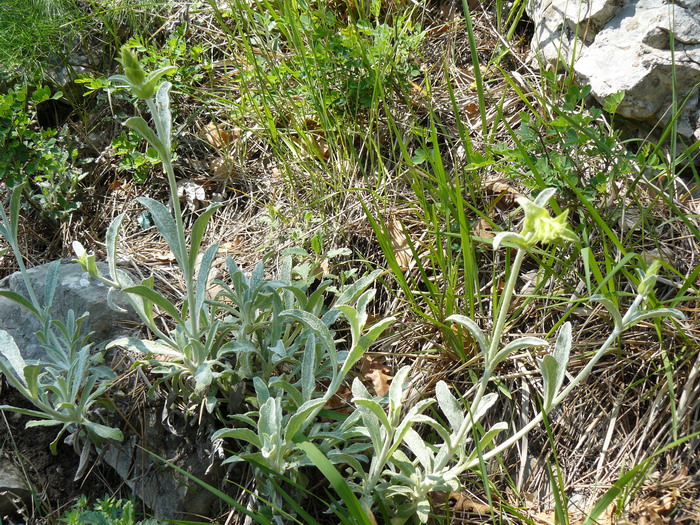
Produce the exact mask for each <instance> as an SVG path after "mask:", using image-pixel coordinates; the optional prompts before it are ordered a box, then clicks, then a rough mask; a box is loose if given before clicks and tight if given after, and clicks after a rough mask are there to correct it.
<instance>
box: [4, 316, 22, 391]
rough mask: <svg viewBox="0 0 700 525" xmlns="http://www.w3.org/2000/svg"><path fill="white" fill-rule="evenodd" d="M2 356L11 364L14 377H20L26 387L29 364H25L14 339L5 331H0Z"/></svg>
mask: <svg viewBox="0 0 700 525" xmlns="http://www.w3.org/2000/svg"><path fill="white" fill-rule="evenodd" d="M0 354H2V355H3V357H4V358H5V359H6V360H7V362H8V363H10V366H11V367H12V370H13V371H14V375H16V376H17V377H19V378H20V379H21V380H22V383H23V384H24V386H25V387H26V386H27V380H26V378H25V377H24V367H25V366H27V363H25V362H24V358H23V357H22V354H21V353H20V351H19V347H18V346H17V343H15V340H14V338H13V337H12V336H11V335H10V334H9V333H7V332H6V331H5V330H0Z"/></svg>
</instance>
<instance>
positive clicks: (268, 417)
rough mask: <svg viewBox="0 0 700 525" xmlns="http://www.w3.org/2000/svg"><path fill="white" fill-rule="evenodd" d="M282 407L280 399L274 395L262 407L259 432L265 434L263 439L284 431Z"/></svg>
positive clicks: (261, 434)
mask: <svg viewBox="0 0 700 525" xmlns="http://www.w3.org/2000/svg"><path fill="white" fill-rule="evenodd" d="M280 409H281V407H280V400H279V399H277V398H274V397H270V398H268V399H267V401H265V402H264V403H263V404H262V406H261V407H260V419H259V420H258V434H259V435H260V436H263V441H265V440H264V436H274V435H275V434H281V433H282V432H283V431H284V428H282V414H281V413H280Z"/></svg>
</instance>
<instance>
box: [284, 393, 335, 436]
mask: <svg viewBox="0 0 700 525" xmlns="http://www.w3.org/2000/svg"><path fill="white" fill-rule="evenodd" d="M325 404H326V400H325V399H323V398H318V399H311V400H309V401H306V402H304V403H303V404H302V405H301V406H300V407H299V408H297V410H296V412H295V413H294V415H293V416H292V417H290V418H289V422H288V423H287V426H286V428H285V429H284V436H285V439H287V440H289V441H292V440H293V439H294V437H295V436H296V434H297V433H298V432H303V431H304V430H305V429H306V427H307V426H308V425H309V423H311V422H312V420H313V419H314V418H315V417H316V415H317V414H318V413H319V411H320V410H321V409H322V408H323V406H324V405H325Z"/></svg>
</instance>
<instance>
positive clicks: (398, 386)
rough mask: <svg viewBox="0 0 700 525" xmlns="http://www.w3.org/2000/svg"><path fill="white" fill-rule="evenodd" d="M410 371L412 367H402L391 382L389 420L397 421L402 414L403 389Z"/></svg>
mask: <svg viewBox="0 0 700 525" xmlns="http://www.w3.org/2000/svg"><path fill="white" fill-rule="evenodd" d="M410 371H411V367H410V366H404V367H402V368H401V369H400V370H399V371H398V372H397V373H396V375H395V376H394V379H393V380H392V381H391V386H390V387H389V418H390V419H391V420H392V421H394V420H395V419H397V418H398V417H399V414H400V413H401V406H402V398H403V389H404V385H405V384H406V380H407V379H408V373H409V372H410Z"/></svg>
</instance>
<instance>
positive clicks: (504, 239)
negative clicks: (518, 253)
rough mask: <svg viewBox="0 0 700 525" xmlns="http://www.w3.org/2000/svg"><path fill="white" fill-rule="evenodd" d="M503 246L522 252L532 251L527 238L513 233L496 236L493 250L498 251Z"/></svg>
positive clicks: (502, 233)
mask: <svg viewBox="0 0 700 525" xmlns="http://www.w3.org/2000/svg"><path fill="white" fill-rule="evenodd" d="M501 246H505V247H506V248H518V249H522V250H529V249H530V245H529V244H528V242H527V240H526V239H525V237H523V236H522V235H520V234H518V233H513V232H501V233H498V234H496V236H495V237H494V238H493V249H494V250H498V248H500V247H501Z"/></svg>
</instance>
